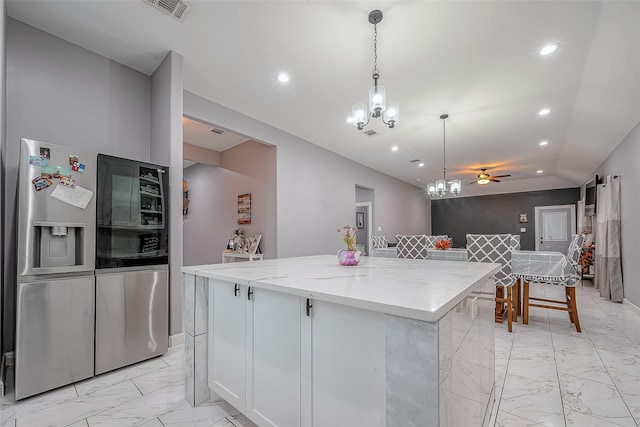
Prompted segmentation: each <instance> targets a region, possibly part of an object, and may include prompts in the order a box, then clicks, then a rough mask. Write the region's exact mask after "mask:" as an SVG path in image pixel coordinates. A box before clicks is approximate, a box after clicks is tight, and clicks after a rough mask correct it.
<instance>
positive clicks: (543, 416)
mask: <svg viewBox="0 0 640 427" xmlns="http://www.w3.org/2000/svg"><path fill="white" fill-rule="evenodd" d="M499 409H500V410H501V411H504V412H508V413H510V414H511V415H515V416H517V417H520V418H524V419H525V420H528V421H533V422H537V423H539V424H543V425H549V426H562V425H564V415H563V408H562V400H561V398H560V387H559V386H558V385H557V384H554V385H552V384H549V383H544V382H540V381H533V380H531V379H528V378H522V377H519V376H517V375H512V374H507V378H506V380H505V382H504V389H503V390H502V399H500V408H499Z"/></svg>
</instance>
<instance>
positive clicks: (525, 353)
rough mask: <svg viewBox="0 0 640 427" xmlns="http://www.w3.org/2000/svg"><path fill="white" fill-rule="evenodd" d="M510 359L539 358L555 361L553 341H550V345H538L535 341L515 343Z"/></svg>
mask: <svg viewBox="0 0 640 427" xmlns="http://www.w3.org/2000/svg"><path fill="white" fill-rule="evenodd" d="M510 359H511V360H518V359H538V360H546V361H550V362H553V359H554V353H553V346H552V345H551V343H549V345H536V344H535V343H524V344H522V342H518V343H514V344H513V348H512V350H511V357H510Z"/></svg>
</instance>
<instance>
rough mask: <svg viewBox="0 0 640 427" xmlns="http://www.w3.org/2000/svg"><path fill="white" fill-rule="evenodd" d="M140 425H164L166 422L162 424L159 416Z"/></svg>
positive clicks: (156, 426)
mask: <svg viewBox="0 0 640 427" xmlns="http://www.w3.org/2000/svg"><path fill="white" fill-rule="evenodd" d="M140 427H164V424H162V422H161V421H160V420H159V419H158V418H154V419H152V420H149V421H147V422H146V423H144V424H142V425H141V426H140Z"/></svg>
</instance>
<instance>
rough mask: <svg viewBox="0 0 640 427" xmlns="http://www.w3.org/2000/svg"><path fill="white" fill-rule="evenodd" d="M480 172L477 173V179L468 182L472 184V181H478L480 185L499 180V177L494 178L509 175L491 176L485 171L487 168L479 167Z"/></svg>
mask: <svg viewBox="0 0 640 427" xmlns="http://www.w3.org/2000/svg"><path fill="white" fill-rule="evenodd" d="M480 171H481V172H480V173H479V174H478V179H476V180H475V181H472V182H470V183H469V184H473V183H478V184H480V185H486V184H488V183H490V182H500V180H499V179H496V178H506V177H508V176H511V175H496V176H491V175H489V174H488V173H486V171H487V168H482V169H480Z"/></svg>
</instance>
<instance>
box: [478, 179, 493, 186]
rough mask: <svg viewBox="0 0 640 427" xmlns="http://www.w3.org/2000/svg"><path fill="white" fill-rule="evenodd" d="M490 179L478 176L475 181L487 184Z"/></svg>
mask: <svg viewBox="0 0 640 427" xmlns="http://www.w3.org/2000/svg"><path fill="white" fill-rule="evenodd" d="M489 182H490V181H489V180H488V179H487V178H480V179H479V180H478V181H477V183H478V184H480V185H486V184H488V183H489Z"/></svg>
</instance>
